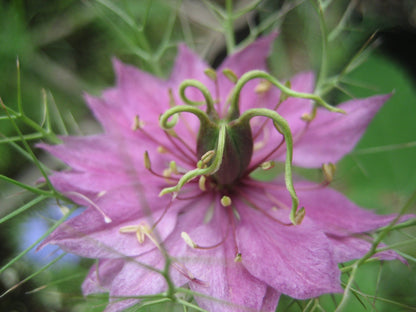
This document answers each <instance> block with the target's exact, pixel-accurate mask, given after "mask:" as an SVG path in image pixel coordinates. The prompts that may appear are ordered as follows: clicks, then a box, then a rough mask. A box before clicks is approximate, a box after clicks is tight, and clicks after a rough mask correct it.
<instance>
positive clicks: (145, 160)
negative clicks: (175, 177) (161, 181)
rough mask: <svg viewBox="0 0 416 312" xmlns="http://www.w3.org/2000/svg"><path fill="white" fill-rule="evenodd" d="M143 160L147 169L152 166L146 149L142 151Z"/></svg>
mask: <svg viewBox="0 0 416 312" xmlns="http://www.w3.org/2000/svg"><path fill="white" fill-rule="evenodd" d="M143 160H144V167H145V168H146V169H147V170H150V169H151V168H152V163H151V162H150V157H149V152H148V151H144V155H143Z"/></svg>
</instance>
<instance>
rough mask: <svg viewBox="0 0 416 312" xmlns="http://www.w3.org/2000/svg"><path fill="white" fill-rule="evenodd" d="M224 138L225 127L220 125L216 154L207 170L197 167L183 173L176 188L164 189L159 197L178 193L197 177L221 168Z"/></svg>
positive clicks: (213, 172) (210, 173) (211, 173)
mask: <svg viewBox="0 0 416 312" xmlns="http://www.w3.org/2000/svg"><path fill="white" fill-rule="evenodd" d="M225 137H226V125H224V124H222V125H221V126H220V130H219V134H218V143H217V148H216V152H215V155H214V159H213V160H212V162H211V164H210V165H209V166H208V167H207V168H200V167H199V166H198V167H197V168H196V169H194V170H191V171H188V172H187V173H185V174H184V175H183V176H182V177H181V178H180V179H179V182H178V184H177V185H176V186H173V187H167V188H164V189H163V190H162V191H161V192H160V194H159V196H163V195H165V194H168V193H175V192H178V191H179V190H180V189H181V188H182V187H183V186H184V185H185V184H186V183H188V182H189V181H191V180H193V179H194V178H196V177H197V176H201V175H205V176H207V175H213V174H215V173H216V172H217V171H218V169H219V168H220V166H221V163H222V159H223V155H224V148H225V147H224V146H225Z"/></svg>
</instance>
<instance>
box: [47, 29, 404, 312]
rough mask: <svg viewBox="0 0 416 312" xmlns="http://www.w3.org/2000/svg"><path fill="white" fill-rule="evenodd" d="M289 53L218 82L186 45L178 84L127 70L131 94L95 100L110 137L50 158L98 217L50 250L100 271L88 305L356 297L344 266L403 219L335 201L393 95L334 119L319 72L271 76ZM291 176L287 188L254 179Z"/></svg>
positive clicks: (64, 147) (121, 72) (232, 68)
mask: <svg viewBox="0 0 416 312" xmlns="http://www.w3.org/2000/svg"><path fill="white" fill-rule="evenodd" d="M273 38H274V35H269V36H267V37H264V38H261V39H258V40H257V41H256V42H254V43H253V44H251V45H250V46H248V47H247V48H245V49H244V50H241V51H238V52H236V53H234V54H232V55H230V56H229V57H228V58H227V59H226V60H225V61H224V63H223V64H222V65H221V66H220V67H219V68H218V69H217V70H215V71H214V70H213V69H209V66H208V65H207V64H206V63H204V61H202V60H201V59H200V58H199V57H198V56H197V55H195V54H194V53H193V52H191V51H190V50H189V49H188V48H186V47H185V46H180V47H179V51H178V56H177V59H176V63H175V65H174V68H173V71H172V74H171V75H170V78H169V79H168V80H162V79H159V78H156V77H154V76H151V75H150V74H148V73H145V72H142V71H140V70H137V69H135V68H133V67H131V66H128V65H124V64H122V63H120V62H119V61H117V60H115V61H114V67H115V72H116V77H117V83H116V87H114V88H112V89H109V90H106V91H104V92H103V94H102V96H101V97H100V98H96V97H92V96H86V99H87V102H88V104H89V106H90V108H91V109H92V111H93V112H94V114H95V117H96V118H97V119H98V121H99V122H100V123H101V124H102V126H103V128H104V133H103V134H99V135H94V136H88V137H63V138H62V141H63V143H62V144H61V145H54V146H50V145H42V147H43V148H44V149H46V150H47V151H49V152H50V153H52V154H53V155H55V156H56V157H58V158H60V159H61V160H63V161H64V162H66V163H67V164H68V165H69V166H70V168H71V169H70V170H69V171H63V172H56V173H54V174H53V175H52V176H51V181H52V183H53V185H54V186H55V187H56V188H57V189H58V190H59V191H61V192H62V193H63V194H64V195H66V196H67V197H69V198H70V199H72V200H73V201H74V202H76V203H78V204H79V205H82V206H85V207H87V209H86V210H85V211H84V212H83V213H82V214H81V215H79V216H77V217H75V218H73V219H71V220H69V221H67V222H66V223H64V224H63V225H61V226H60V227H59V228H58V229H57V230H55V232H53V233H52V234H51V235H50V236H49V238H48V239H47V240H46V241H45V242H44V244H46V243H50V244H56V245H59V246H60V247H61V248H62V249H64V250H65V251H68V252H71V253H75V254H78V255H81V256H83V257H89V258H96V259H98V260H97V263H96V264H95V265H94V266H93V268H92V269H91V271H90V273H89V274H88V276H87V278H86V280H85V282H84V284H83V292H84V294H85V295H88V294H91V293H97V292H109V293H110V303H109V305H108V307H107V310H108V311H119V310H122V309H123V308H125V307H128V306H131V305H133V304H138V303H139V302H140V300H141V299H142V298H143V297H141V296H145V295H152V294H158V293H163V292H165V294H167V295H168V296H171V298H177V294H176V293H175V289H176V287H189V288H190V289H191V290H192V291H194V292H195V299H196V302H197V303H198V304H199V305H200V306H201V307H202V308H204V309H206V310H208V311H274V309H275V308H276V306H277V303H278V299H279V296H280V294H286V295H288V296H291V297H293V298H297V299H305V298H311V297H315V296H319V295H321V294H324V293H333V292H342V288H341V286H340V271H339V269H338V263H340V262H343V261H348V260H351V259H355V258H359V257H362V256H363V255H364V254H365V253H366V252H367V251H368V250H369V249H370V246H371V237H370V236H368V234H367V233H369V232H371V231H373V230H375V229H377V228H379V227H381V226H385V225H387V224H388V223H389V222H390V221H392V220H393V219H394V216H378V215H375V214H373V213H372V212H370V211H367V210H364V209H361V208H359V207H357V206H356V205H355V204H353V203H352V202H350V201H349V200H348V199H347V198H345V197H344V196H343V195H342V194H340V193H338V192H336V191H334V190H332V189H330V188H328V187H326V184H328V183H327V182H329V181H330V180H331V178H332V175H333V171H334V166H333V165H332V163H335V162H337V161H338V160H339V159H340V158H341V157H343V156H344V155H345V154H346V153H348V152H349V151H351V149H352V148H353V147H354V145H355V144H356V143H357V141H358V140H359V139H360V137H361V135H362V134H363V132H364V130H365V128H366V127H367V125H368V123H369V122H370V121H371V119H372V118H373V116H374V115H375V113H376V112H377V111H378V109H379V108H380V107H381V106H382V104H383V103H384V102H385V101H386V100H387V99H388V96H386V95H382V96H374V97H370V98H366V99H354V100H351V101H348V102H345V103H342V104H340V105H339V106H338V108H337V109H334V108H331V107H329V106H328V105H327V104H326V103H325V102H323V101H322V100H321V99H320V98H319V97H318V96H315V95H313V94H311V93H312V92H313V89H314V75H313V74H312V73H309V72H305V73H300V74H298V75H296V76H295V77H293V78H292V79H291V80H290V83H286V84H281V83H279V82H278V81H277V80H276V79H274V78H273V77H271V76H270V75H269V74H267V73H266V72H265V70H266V57H267V56H268V53H269V52H268V51H269V49H270V44H271V42H272V41H273ZM275 161H281V162H284V163H285V175H284V177H283V178H277V179H276V180H274V181H271V182H264V181H258V180H255V179H254V178H252V177H251V173H252V172H253V171H254V170H267V169H268V168H270V167H271V166H273V164H274V162H275ZM292 164H293V165H296V166H302V167H308V168H320V167H322V166H323V168H324V173H325V176H326V180H325V182H324V183H323V184H320V185H317V184H313V183H311V182H302V181H300V180H295V181H293V179H292V175H291V166H292ZM378 256H379V257H381V258H383V259H393V258H396V255H395V254H394V253H390V252H384V253H382V254H379V255H378ZM167 268H168V269H169V270H167ZM161 272H162V273H163V272H164V273H165V274H161ZM166 272H169V278H168V279H166V278H165V277H166V276H167V274H166Z"/></svg>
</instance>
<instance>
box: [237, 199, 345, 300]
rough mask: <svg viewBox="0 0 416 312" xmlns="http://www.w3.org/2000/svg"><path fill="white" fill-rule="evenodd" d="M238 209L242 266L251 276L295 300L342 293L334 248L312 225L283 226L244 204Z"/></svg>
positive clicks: (238, 233) (306, 222) (238, 235)
mask: <svg viewBox="0 0 416 312" xmlns="http://www.w3.org/2000/svg"><path fill="white" fill-rule="evenodd" d="M236 207H237V209H238V211H239V213H240V215H241V223H240V224H239V225H238V227H237V241H238V245H239V249H240V252H241V254H242V263H243V265H244V266H245V267H246V269H247V270H248V271H249V272H250V273H251V274H252V275H254V276H255V277H257V278H258V279H260V280H262V281H264V282H266V283H267V284H268V285H270V286H271V287H273V288H274V289H276V290H277V291H278V292H281V293H284V294H287V295H288V296H291V297H293V298H296V299H306V298H311V297H316V296H320V295H322V294H324V293H333V292H341V291H342V288H341V287H340V285H339V283H340V281H339V277H340V272H339V270H338V266H337V263H336V262H335V260H334V259H333V250H332V248H331V245H330V243H329V241H328V239H327V238H326V236H325V235H324V234H323V233H322V232H321V231H319V230H318V229H317V228H316V227H315V226H314V225H313V223H312V222H309V221H308V220H304V221H303V223H302V224H301V225H298V226H284V225H281V224H280V223H277V222H276V221H273V220H272V219H270V218H269V217H266V216H264V215H262V214H260V213H259V212H257V211H255V210H254V209H252V208H250V207H247V206H246V205H245V204H243V203H238V204H237V203H236ZM277 213H280V214H282V213H283V214H282V215H283V216H286V217H287V213H286V212H285V211H283V212H277Z"/></svg>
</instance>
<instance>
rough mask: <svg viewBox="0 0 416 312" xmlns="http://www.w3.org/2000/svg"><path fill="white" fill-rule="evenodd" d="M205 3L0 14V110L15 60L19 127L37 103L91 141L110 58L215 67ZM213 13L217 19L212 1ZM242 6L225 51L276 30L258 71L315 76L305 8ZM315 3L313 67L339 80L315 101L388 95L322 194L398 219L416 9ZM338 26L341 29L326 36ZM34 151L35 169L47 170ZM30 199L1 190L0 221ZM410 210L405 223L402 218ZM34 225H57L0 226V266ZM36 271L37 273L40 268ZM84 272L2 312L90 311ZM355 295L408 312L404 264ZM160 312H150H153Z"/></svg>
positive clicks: (11, 274)
mask: <svg viewBox="0 0 416 312" xmlns="http://www.w3.org/2000/svg"><path fill="white" fill-rule="evenodd" d="M207 2H208V1H192V0H188V1H185V0H184V1H168V0H166V1H162V0H160V1H157V0H152V1H146V0H143V1H134V0H118V1H110V0H96V1H94V0H84V1H79V0H61V1H41V0H26V1H24V0H16V1H13V0H11V1H5V0H3V1H0V97H1V99H2V101H3V102H4V103H5V104H6V105H7V106H10V107H12V108H16V107H17V103H18V101H19V96H18V85H17V72H18V71H17V68H16V60H17V58H18V60H19V64H20V76H21V92H20V96H21V99H22V103H23V107H24V111H25V113H26V114H27V115H28V116H29V117H31V118H32V119H33V120H35V121H36V122H38V123H42V119H43V118H44V101H45V99H47V101H48V103H49V106H50V109H51V111H52V113H51V114H52V116H55V117H56V119H52V127H53V129H54V131H55V132H56V133H65V131H66V130H67V131H68V132H69V133H70V134H83V133H96V132H99V131H100V128H99V126H97V124H96V122H95V121H94V120H93V118H92V117H91V115H90V113H89V111H88V110H87V108H86V106H85V103H84V101H83V99H82V96H83V93H84V92H87V93H93V94H99V92H100V90H102V89H104V88H105V87H108V86H111V85H112V84H113V79H114V76H113V71H112V67H111V59H112V58H113V57H117V58H120V59H122V60H123V61H125V62H128V63H131V64H134V65H136V66H138V67H140V68H142V69H144V70H147V71H150V72H152V73H154V74H157V75H159V76H163V77H166V76H167V75H168V74H169V71H170V68H171V65H172V63H173V60H174V57H175V53H176V49H175V45H176V43H178V42H182V41H185V42H187V44H188V45H189V46H191V47H192V48H193V49H195V50H196V51H198V53H200V54H201V55H202V56H203V57H205V58H206V59H207V60H208V61H209V62H210V63H211V64H213V65H214V66H215V64H218V63H220V61H221V59H222V58H223V57H224V55H225V53H226V52H225V45H224V40H223V34H222V33H221V32H218V31H216V30H217V29H221V24H220V23H219V22H218V20H217V19H216V18H215V14H213V13H212V12H211V11H210V10H209V6H208V5H207ZM212 3H215V4H218V5H220V6H221V5H223V1H212ZM253 3H258V5H257V6H256V7H255V9H256V10H253V11H251V12H248V13H247V14H245V15H244V16H243V17H242V18H240V19H237V20H236V21H235V33H236V37H237V39H238V40H244V39H245V38H247V37H248V36H249V34H250V31H251V34H252V35H253V37H252V38H254V36H255V35H260V34H261V33H263V32H269V31H271V30H274V29H279V33H280V34H279V37H278V39H277V40H276V43H275V47H274V50H273V53H272V55H271V57H270V60H269V61H270V68H271V70H272V72H273V73H274V74H275V75H276V76H277V77H278V78H281V79H288V78H290V76H291V75H292V74H294V73H296V72H298V71H301V70H311V69H312V70H314V71H315V72H317V73H318V72H319V71H320V65H321V63H322V58H321V56H322V50H321V30H320V26H319V18H318V14H317V12H316V10H315V5H314V3H316V2H315V1H292V0H290V1H289V0H288V1H283V0H280V1H271V0H270V1H249V0H244V1H235V3H234V5H235V8H236V9H239V8H244V7H247V6H249V5H250V4H253ZM324 3H326V4H328V7H327V9H326V11H325V22H326V24H327V30H328V33H331V34H332V35H333V37H334V38H333V40H330V41H329V43H328V55H327V57H326V59H325V60H326V62H327V64H328V70H327V72H328V77H331V76H335V75H338V74H339V73H340V72H343V71H344V72H345V75H344V76H342V79H341V80H339V81H338V82H337V87H336V88H333V89H332V90H330V92H328V93H326V95H325V97H326V99H327V100H328V101H329V102H330V103H340V102H341V101H343V100H346V99H348V98H349V97H350V96H351V95H352V96H354V97H364V96H369V95H373V94H379V93H390V92H393V93H394V94H393V96H392V98H391V99H390V100H389V102H388V103H387V104H386V105H385V106H384V107H383V109H382V110H381V111H380V113H379V114H378V115H377V116H376V118H375V120H374V122H373V123H372V124H371V125H370V127H369V129H368V131H367V133H366V135H365V136H364V138H363V139H362V141H361V142H360V143H359V145H358V146H357V148H356V150H355V151H354V152H353V153H352V154H351V155H349V156H347V157H345V159H343V160H342V161H341V162H340V164H339V165H338V169H339V171H338V173H337V176H336V180H335V181H334V183H333V187H335V188H337V189H339V190H340V191H342V192H343V193H345V194H347V196H349V197H350V198H351V199H353V200H354V201H356V202H357V203H358V204H360V205H362V206H365V207H368V208H371V209H374V210H376V211H378V212H380V213H392V212H399V210H400V208H401V207H402V206H403V205H404V204H405V202H406V201H407V200H408V198H409V197H410V195H411V193H412V192H414V191H415V190H416V164H415V160H416V122H415V121H416V91H415V89H416V88H415V81H416V80H415V77H416V76H415V75H416V58H415V57H414V56H415V55H416V4H415V3H416V2H415V1H413V0H408V1H405V0H403V1H398V0H390V1H381V2H380V1H371V0H361V1H359V0H357V1H347V0H338V1H324ZM346 12H347V14H348V16H347V17H348V18H346V19H345V24H343V27H342V28H339V29H337V28H336V26H337V25H338V23H339V21H340V20H342V18H343V16H344V14H345V13H346ZM334 30H335V32H333V31H334ZM338 30H339V32H338ZM249 38H250V37H249ZM369 38H371V40H369ZM370 51H371V53H369V52H370ZM351 60H352V61H351ZM355 65H359V66H355ZM42 90H44V91H42ZM344 91H345V92H344ZM58 112H60V115H61V116H62V120H63V122H61V121H60V117H59V116H60V115H59V114H58ZM3 113H4V112H2V113H1V115H4V114H3ZM63 125H65V126H66V128H65V127H63ZM19 126H20V127H21V129H22V131H24V132H25V133H33V129H31V128H30V127H28V126H27V125H25V124H23V123H22V124H19ZM0 134H1V136H0V140H1V142H2V143H1V144H0V173H1V174H4V175H6V176H9V177H12V178H15V179H17V180H19V181H22V182H24V183H28V184H33V183H34V182H35V181H36V180H37V179H38V178H39V177H40V173H39V172H38V171H37V170H36V169H35V168H33V165H32V164H31V163H30V162H28V161H27V159H25V158H24V157H23V156H22V155H21V154H19V153H18V152H16V148H14V147H13V146H12V145H11V144H8V143H5V142H4V141H5V138H6V137H14V136H16V135H17V134H16V131H15V129H14V128H13V126H12V124H11V123H10V122H9V121H8V120H5V119H1V120H0ZM30 143H33V144H34V143H36V140H33V142H32V141H31V142H30ZM18 144H20V143H18ZM34 150H35V152H36V154H37V155H38V156H39V158H40V159H41V161H43V162H45V163H46V164H47V166H49V167H51V168H58V167H59V164H56V163H55V162H54V161H53V160H51V159H49V158H48V157H47V156H46V155H43V154H40V152H39V151H38V150H36V149H34ZM308 174H309V175H310V176H311V178H317V177H319V172H318V171H316V172H310V173H308ZM29 199H30V194H29V193H27V192H22V191H21V190H20V189H17V188H15V187H12V186H11V185H10V184H6V183H5V182H0V217H2V216H4V215H6V214H7V213H10V212H11V211H13V210H14V209H16V207H19V206H21V205H23V204H24V203H25V202H27V201H28V200H29ZM51 206H53V203H51ZM55 208H56V207H55ZM411 209H412V212H413V213H415V212H416V209H415V206H414V205H413V206H412V207H411ZM39 218H40V219H41V220H43V221H44V222H45V224H46V225H48V224H51V222H52V221H51V219H50V218H55V216H50V215H48V209H47V207H45V205H42V206H40V207H37V208H36V209H30V210H29V211H28V212H26V213H25V214H22V215H19V216H18V217H16V218H14V219H13V220H10V221H8V222H5V223H3V224H1V228H0V238H1V241H2V244H1V246H0V252H1V254H2V264H5V263H7V262H8V261H9V260H10V259H12V257H13V256H15V255H17V254H18V252H19V251H21V248H24V247H22V246H23V245H24V244H23V245H22V242H24V240H25V239H26V238H25V236H24V235H25V234H24V233H25V232H27V231H29V233H32V232H30V231H34V230H35V228H36V229H37V228H39V227H40V225H39V224H36V223H34V222H33V219H39ZM42 226H43V225H42ZM33 233H35V232H33ZM33 235H35V234H33ZM40 235H41V234H39V236H40ZM415 235H416V232H415V230H414V229H413V231H412V229H409V230H407V231H406V233H396V232H395V233H392V235H390V236H389V237H388V240H387V242H398V241H402V240H406V239H409V237H410V239H412V238H413V240H414V237H415ZM26 246H27V245H26ZM415 246H416V245H415V244H414V243H413V245H410V244H409V245H405V246H403V247H401V248H400V249H399V250H401V251H402V252H404V253H406V254H408V255H410V256H411V257H414V258H416V248H415ZM44 257H45V258H47V259H49V260H48V261H50V260H51V259H52V258H50V257H48V256H44ZM37 261H38V260H35V258H33V257H31V256H26V257H23V258H22V259H20V260H19V261H17V262H16V263H15V264H14V265H13V266H12V267H10V268H8V269H7V270H5V271H4V272H3V273H2V274H1V275H0V289H1V291H2V293H3V292H4V291H6V290H7V289H9V288H10V287H12V286H13V285H15V284H16V283H17V282H18V281H20V280H22V279H24V278H25V277H27V276H28V275H30V274H31V273H33V272H36V270H37V269H38V268H39V267H40V264H39V263H37ZM45 263H47V261H46V262H45ZM45 263H44V264H45ZM90 264H91V262H90V261H87V260H79V259H78V260H75V259H72V260H68V261H62V263H60V264H59V265H58V266H56V267H54V268H52V269H48V270H46V271H45V272H43V273H41V274H38V275H37V276H36V277H35V278H33V279H31V280H30V281H28V282H27V283H24V284H23V285H22V286H20V287H18V288H17V289H15V290H13V291H11V292H10V293H9V294H7V295H5V296H4V297H2V298H0V310H1V311H19V312H20V311H101V310H102V309H103V305H102V303H103V302H105V300H106V298H105V296H104V297H98V298H89V299H88V300H84V299H83V297H82V295H81V292H80V284H81V283H82V280H83V277H84V276H85V274H86V272H87V270H88V268H89V266H90ZM354 287H355V288H356V289H359V291H361V292H362V293H364V294H369V295H371V296H376V297H377V298H378V300H374V299H373V298H372V297H371V296H365V295H361V296H360V295H357V298H356V299H351V300H350V301H349V305H348V309H349V311H373V310H374V311H407V310H409V311H410V310H411V311H416V291H415V290H416V265H415V262H414V261H409V265H408V266H405V265H403V264H401V263H399V262H397V261H396V262H391V263H381V264H380V263H374V264H367V265H365V266H363V267H362V268H361V269H360V272H359V276H358V279H357V282H356V284H355V285H354ZM337 298H338V297H337ZM380 298H386V300H382V299H380ZM388 300H391V301H392V302H394V303H393V304H392V303H389V302H386V301H388ZM320 302H321V304H322V307H323V308H324V309H325V310H326V311H331V310H333V308H334V304H333V303H332V298H331V296H324V297H323V298H322V300H321V301H320ZM307 304H308V302H295V303H294V302H293V301H292V300H291V299H289V298H282V300H281V304H280V305H279V309H278V310H279V311H303V310H307V311H310V310H311V307H312V306H307ZM163 309H164V308H163V307H155V308H154V311H161V310H163ZM146 311H147V310H146Z"/></svg>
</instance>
